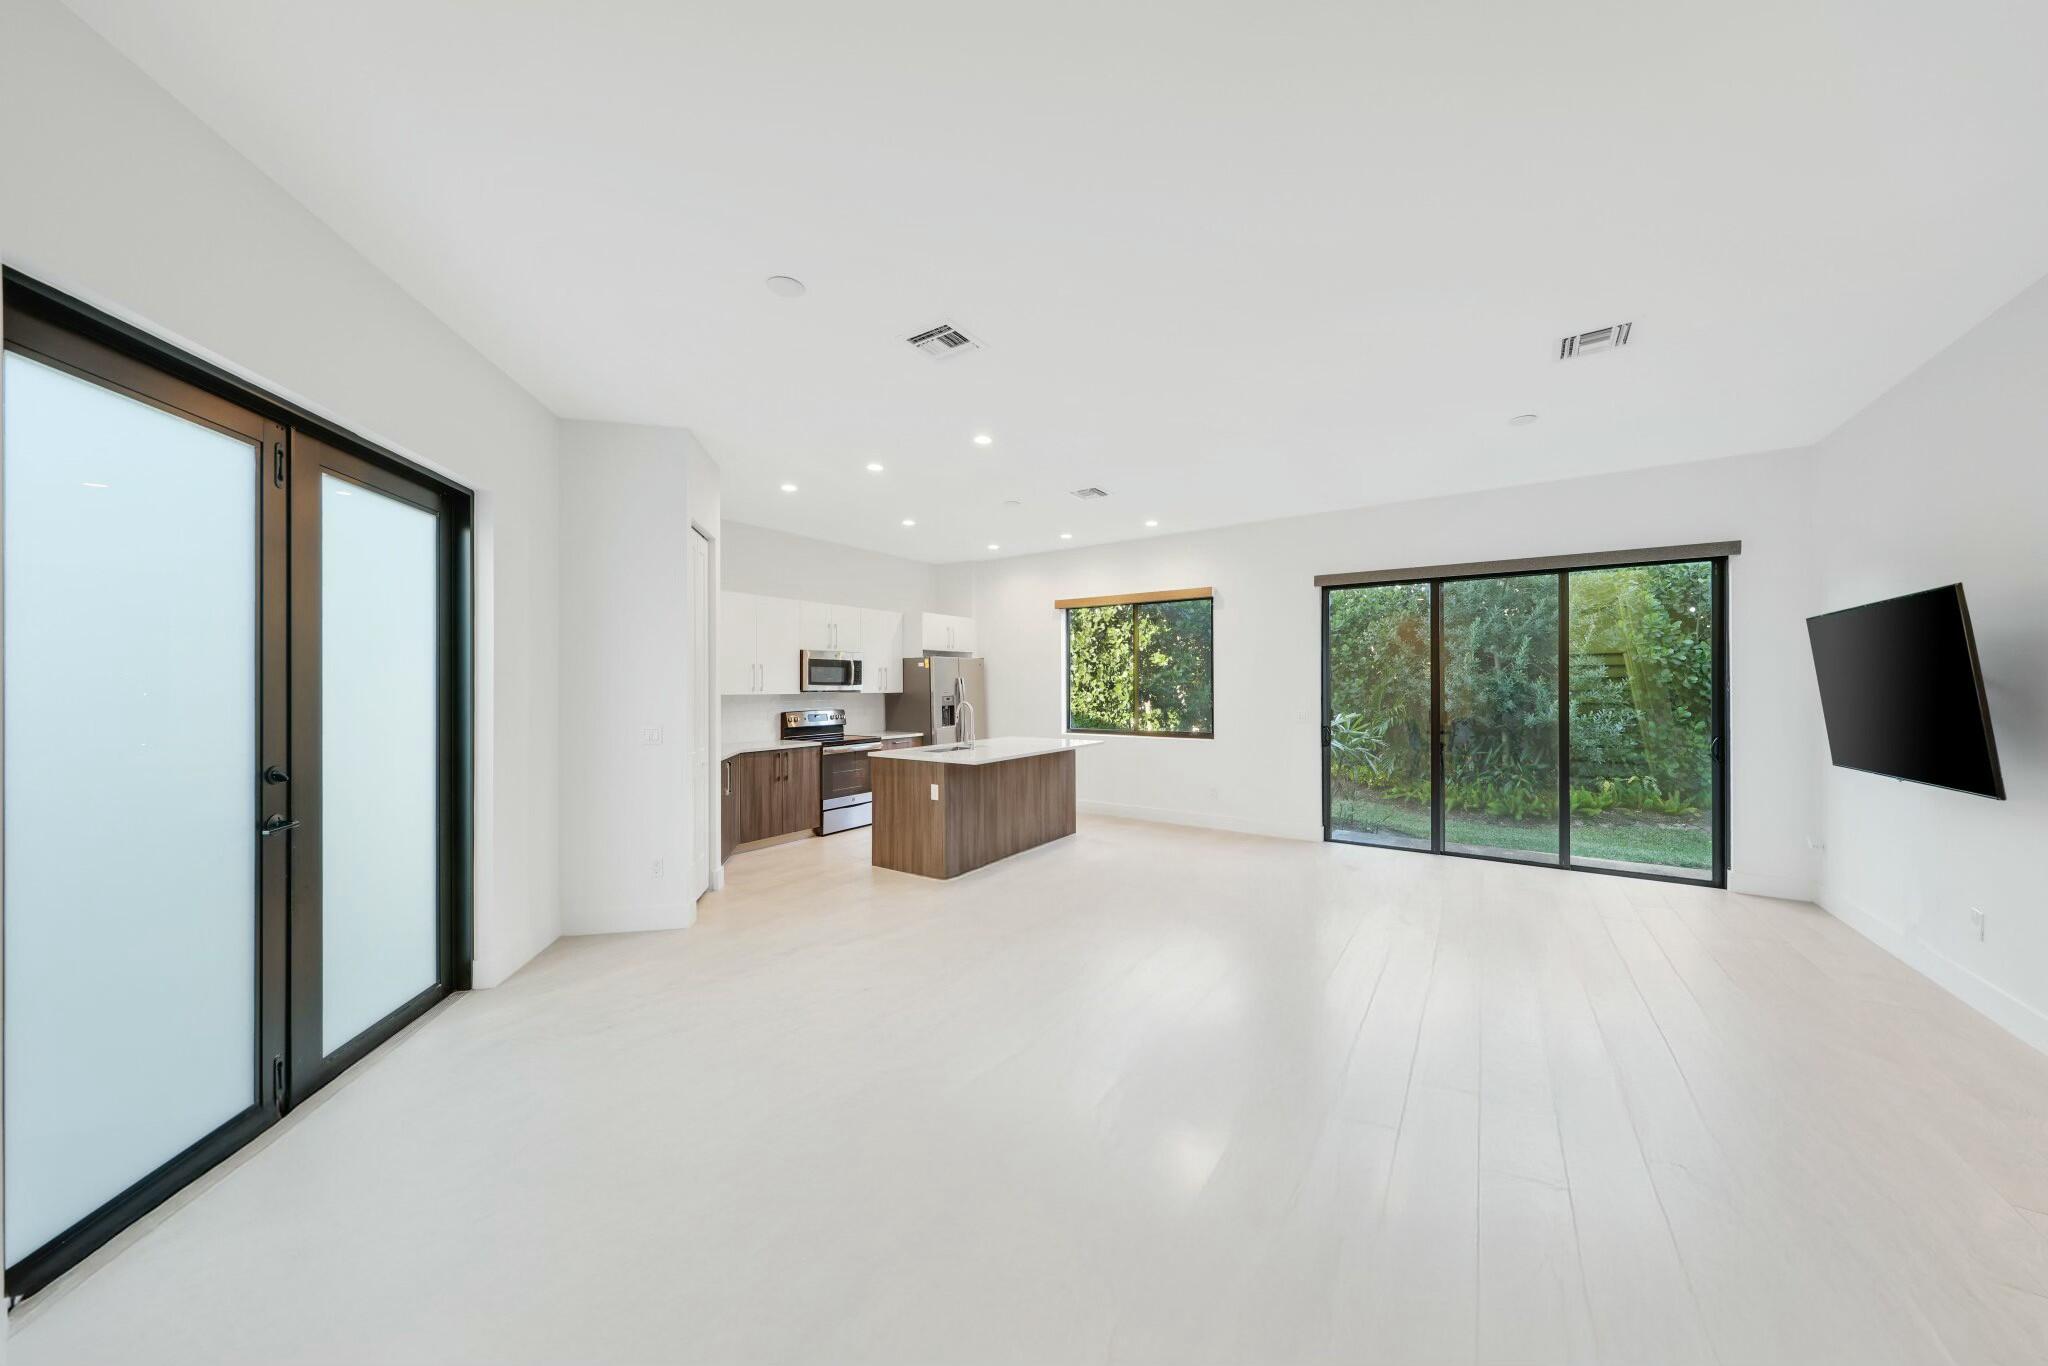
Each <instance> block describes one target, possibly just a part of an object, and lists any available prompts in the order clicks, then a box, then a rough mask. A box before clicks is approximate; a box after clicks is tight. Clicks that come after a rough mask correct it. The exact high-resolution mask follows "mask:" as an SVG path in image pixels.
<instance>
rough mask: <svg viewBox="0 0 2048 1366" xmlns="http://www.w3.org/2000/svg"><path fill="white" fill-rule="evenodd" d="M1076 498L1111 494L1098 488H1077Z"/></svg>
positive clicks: (1103, 496) (1101, 496)
mask: <svg viewBox="0 0 2048 1366" xmlns="http://www.w3.org/2000/svg"><path fill="white" fill-rule="evenodd" d="M1074 496H1075V497H1076V498H1107V497H1109V495H1108V494H1107V493H1105V492H1103V491H1102V490H1101V489H1098V488H1092V487H1091V488H1085V489H1075V490H1074Z"/></svg>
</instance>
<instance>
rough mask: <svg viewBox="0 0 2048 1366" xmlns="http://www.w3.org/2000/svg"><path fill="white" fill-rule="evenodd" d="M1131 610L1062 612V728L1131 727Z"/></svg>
mask: <svg viewBox="0 0 2048 1366" xmlns="http://www.w3.org/2000/svg"><path fill="white" fill-rule="evenodd" d="M1131 693H1132V679H1131V609H1130V607H1129V605H1128V604H1125V605H1122V606H1116V607H1074V608H1070V609H1068V612H1067V729H1069V730H1129V729H1130V728H1131V702H1132V697H1131Z"/></svg>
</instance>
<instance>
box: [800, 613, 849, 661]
mask: <svg viewBox="0 0 2048 1366" xmlns="http://www.w3.org/2000/svg"><path fill="white" fill-rule="evenodd" d="M797 625H798V630H799V633H800V637H801V640H802V645H801V647H800V648H802V649H806V650H838V651H839V652H841V653H842V654H853V653H857V652H858V651H859V650H860V625H861V609H860V608H858V607H845V606H842V605H840V604H838V603H832V602H805V603H799V604H798V611H797Z"/></svg>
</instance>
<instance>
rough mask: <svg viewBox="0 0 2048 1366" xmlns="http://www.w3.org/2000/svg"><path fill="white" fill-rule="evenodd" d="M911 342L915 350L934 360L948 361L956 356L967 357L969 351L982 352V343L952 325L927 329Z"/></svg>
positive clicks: (947, 324)
mask: <svg viewBox="0 0 2048 1366" xmlns="http://www.w3.org/2000/svg"><path fill="white" fill-rule="evenodd" d="M909 340H910V344H911V346H912V347H913V348H914V349H916V350H918V351H920V352H922V353H924V354H925V355H927V356H930V357H931V358H932V359H933V360H947V359H950V358H951V357H954V356H962V355H965V354H967V353H968V352H969V351H979V350H981V343H980V342H978V341H976V340H975V339H974V338H972V337H970V336H968V335H967V334H966V333H965V332H964V331H962V330H961V329H960V328H958V327H955V326H954V325H953V324H952V323H940V324H939V325H938V326H937V327H927V328H926V329H925V330H924V331H922V332H919V333H917V334H916V335H915V336H912V337H911V338H910V339H909Z"/></svg>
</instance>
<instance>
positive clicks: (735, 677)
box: [718, 593, 761, 696]
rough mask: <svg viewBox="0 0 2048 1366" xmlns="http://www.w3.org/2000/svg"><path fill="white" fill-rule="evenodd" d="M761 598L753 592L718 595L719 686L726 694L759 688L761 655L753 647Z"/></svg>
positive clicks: (757, 689) (753, 690)
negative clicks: (757, 611)
mask: <svg viewBox="0 0 2048 1366" xmlns="http://www.w3.org/2000/svg"><path fill="white" fill-rule="evenodd" d="M759 601H760V599H758V598H756V597H755V596H754V595H753V594H752V593H720V594H719V595H718V690H719V691H720V692H721V693H724V694H726V695H727V696H731V695H732V694H734V693H743V692H759V691H760V688H759V687H758V686H757V685H758V684H759V683H760V681H761V674H760V670H759V669H758V668H757V667H756V666H757V665H758V664H759V663H760V656H759V655H758V654H756V653H755V651H754V645H755V640H756V634H755V620H756V615H757V614H756V612H755V604H756V603H757V602H759Z"/></svg>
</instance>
